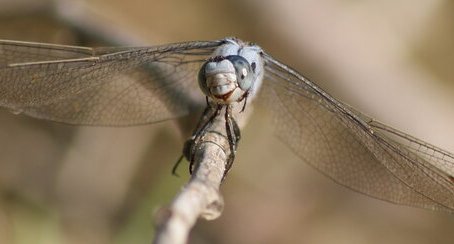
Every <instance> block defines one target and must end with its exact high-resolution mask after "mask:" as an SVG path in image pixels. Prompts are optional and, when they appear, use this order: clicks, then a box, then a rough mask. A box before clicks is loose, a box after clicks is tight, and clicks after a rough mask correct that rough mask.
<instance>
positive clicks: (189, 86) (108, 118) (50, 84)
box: [0, 40, 223, 126]
mask: <svg viewBox="0 0 454 244" xmlns="http://www.w3.org/2000/svg"><path fill="white" fill-rule="evenodd" d="M222 43H223V41H208V42H185V43H177V44H169V45H163V46H154V47H143V48H85V47H75V46H63V45H52V44H42V43H30V42H17V41H7V40H0V106H3V107H7V108H9V109H11V110H13V111H15V112H17V113H24V114H27V115H30V116H33V117H37V118H43V119H49V120H54V121H59V122H65V123H70V124H83V125H109V126H126V125H136V124H144V123H152V122H157V121H162V120H166V119H170V118H175V117H178V116H181V115H184V114H186V113H187V112H189V111H190V110H191V109H193V108H192V107H191V106H193V105H194V100H193V99H195V97H197V96H191V95H193V94H194V93H197V92H199V89H197V80H196V79H197V72H198V69H199V68H200V66H201V63H202V62H204V61H205V59H206V58H207V57H208V55H210V54H211V53H212V52H213V51H214V50H215V48H216V47H218V46H219V45H221V44H222ZM198 95H199V99H203V96H202V95H201V93H199V94H198Z"/></svg>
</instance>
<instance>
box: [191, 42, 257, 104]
mask: <svg viewBox="0 0 454 244" xmlns="http://www.w3.org/2000/svg"><path fill="white" fill-rule="evenodd" d="M226 41H227V43H226V44H225V45H223V46H221V47H220V48H219V49H218V50H216V51H215V53H214V55H213V57H212V58H209V59H208V61H207V62H205V63H204V64H203V65H202V67H201V69H200V71H199V76H198V80H199V86H200V88H201V90H202V91H203V93H204V94H205V95H206V96H208V97H210V98H211V99H213V100H214V101H215V102H218V103H223V104H231V103H234V102H239V101H241V100H242V99H243V98H244V97H245V95H246V94H250V93H253V91H254V90H256V89H257V88H258V87H257V86H259V85H260V84H261V79H262V77H263V61H262V57H261V48H260V47H258V46H255V45H253V44H246V43H243V42H236V41H235V40H234V39H227V40H226ZM258 83H259V84H258Z"/></svg>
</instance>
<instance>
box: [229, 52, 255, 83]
mask: <svg viewBox="0 0 454 244" xmlns="http://www.w3.org/2000/svg"><path fill="white" fill-rule="evenodd" d="M226 59H227V60H229V61H230V62H231V63H232V64H233V67H234V68H235V72H236V77H237V81H238V85H239V86H240V88H241V89H242V90H244V91H246V90H248V89H249V88H250V87H251V86H252V83H253V80H254V76H253V70H252V67H251V65H250V64H249V62H248V61H247V60H246V59H245V58H243V57H241V56H239V55H230V56H227V57H226ZM254 66H255V65H254Z"/></svg>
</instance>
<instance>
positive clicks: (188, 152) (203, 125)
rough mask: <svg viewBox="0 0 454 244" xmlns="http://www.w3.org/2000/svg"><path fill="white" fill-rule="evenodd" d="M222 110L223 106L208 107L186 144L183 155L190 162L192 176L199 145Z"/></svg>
mask: <svg viewBox="0 0 454 244" xmlns="http://www.w3.org/2000/svg"><path fill="white" fill-rule="evenodd" d="M213 109H214V111H213ZM221 109H222V105H216V107H215V108H213V107H212V106H211V105H208V106H207V108H206V109H205V111H204V112H203V114H202V119H201V121H200V122H199V124H198V125H197V128H196V130H195V131H194V134H193V136H192V137H191V138H190V139H189V140H187V141H186V142H185V144H184V147H183V155H184V157H185V158H186V159H187V160H188V161H189V173H190V174H192V172H193V169H194V155H195V151H196V149H197V147H198V145H199V144H200V139H201V138H202V136H203V135H204V134H205V133H206V130H207V128H208V127H209V126H210V125H211V124H212V123H213V120H214V119H215V118H216V116H218V115H219V114H220V112H221ZM210 113H211V114H210Z"/></svg>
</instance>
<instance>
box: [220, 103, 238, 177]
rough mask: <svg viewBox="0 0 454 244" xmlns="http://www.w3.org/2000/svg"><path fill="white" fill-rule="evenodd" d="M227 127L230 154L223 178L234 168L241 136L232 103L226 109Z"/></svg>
mask: <svg viewBox="0 0 454 244" xmlns="http://www.w3.org/2000/svg"><path fill="white" fill-rule="evenodd" d="M225 128H226V132H227V138H228V140H229V146H230V154H229V158H228V159H227V164H226V166H225V171H224V176H223V179H224V178H225V177H226V176H227V173H228V172H229V171H230V168H232V165H233V161H234V160H235V154H236V148H237V145H238V142H239V141H240V137H241V133H240V128H239V127H238V124H237V123H236V121H235V119H234V118H233V116H232V107H231V106H230V105H227V107H226V109H225Z"/></svg>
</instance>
